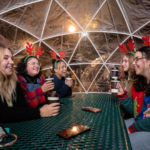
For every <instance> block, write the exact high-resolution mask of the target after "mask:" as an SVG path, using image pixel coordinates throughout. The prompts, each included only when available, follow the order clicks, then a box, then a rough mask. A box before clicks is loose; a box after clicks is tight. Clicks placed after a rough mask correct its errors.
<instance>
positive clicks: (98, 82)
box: [88, 66, 110, 92]
mask: <svg viewBox="0 0 150 150" xmlns="http://www.w3.org/2000/svg"><path fill="white" fill-rule="evenodd" d="M88 92H110V83H109V72H108V70H107V69H106V68H105V67H104V66H103V68H102V69H101V71H100V72H99V73H98V76H97V77H96V79H95V80H94V82H93V84H92V85H91V87H90V89H89V91H88Z"/></svg>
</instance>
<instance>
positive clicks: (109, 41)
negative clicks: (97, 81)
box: [88, 32, 127, 61]
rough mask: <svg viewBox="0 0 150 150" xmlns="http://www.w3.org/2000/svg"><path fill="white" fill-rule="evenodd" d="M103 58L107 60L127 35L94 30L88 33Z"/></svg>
mask: <svg viewBox="0 0 150 150" xmlns="http://www.w3.org/2000/svg"><path fill="white" fill-rule="evenodd" d="M88 35H89V37H90V39H91V41H92V42H93V44H94V45H95V47H96V49H97V50H98V52H99V54H100V55H101V57H102V59H103V60H104V61H105V60H106V59H107V58H108V57H109V56H110V54H111V53H112V52H113V51H114V50H115V49H116V48H117V46H118V43H120V42H122V41H123V40H124V39H125V38H126V37H127V36H126V35H120V34H115V33H100V32H92V33H89V34H88Z"/></svg>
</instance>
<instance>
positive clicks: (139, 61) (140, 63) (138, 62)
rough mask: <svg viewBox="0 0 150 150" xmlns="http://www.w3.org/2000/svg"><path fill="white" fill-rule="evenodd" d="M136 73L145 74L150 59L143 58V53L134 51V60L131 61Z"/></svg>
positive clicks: (149, 64)
mask: <svg viewBox="0 0 150 150" xmlns="http://www.w3.org/2000/svg"><path fill="white" fill-rule="evenodd" d="M133 65H134V67H135V71H136V74H137V75H142V76H144V77H146V76H147V74H148V71H149V66H150V61H149V60H147V59H146V58H145V54H143V55H142V53H141V52H139V51H137V52H136V53H135V61H133Z"/></svg>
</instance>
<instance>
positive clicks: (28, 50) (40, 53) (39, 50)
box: [24, 42, 44, 63]
mask: <svg viewBox="0 0 150 150" xmlns="http://www.w3.org/2000/svg"><path fill="white" fill-rule="evenodd" d="M26 48H27V50H26V51H27V52H28V53H29V54H30V55H29V56H27V57H26V58H25V59H24V63H25V62H26V60H27V59H28V58H29V57H31V56H33V57H36V56H38V55H42V53H44V51H42V50H43V49H44V47H43V48H41V46H39V47H38V48H37V51H36V54H35V56H34V55H32V50H33V48H34V46H32V44H30V43H29V42H27V46H26Z"/></svg>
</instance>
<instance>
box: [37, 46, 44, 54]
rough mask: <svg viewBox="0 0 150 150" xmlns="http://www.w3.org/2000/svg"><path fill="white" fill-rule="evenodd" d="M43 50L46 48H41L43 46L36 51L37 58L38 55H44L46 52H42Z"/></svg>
mask: <svg viewBox="0 0 150 150" xmlns="http://www.w3.org/2000/svg"><path fill="white" fill-rule="evenodd" d="M42 49H44V47H43V48H41V46H39V48H37V51H36V54H35V56H37V55H42V53H44V51H42Z"/></svg>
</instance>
